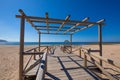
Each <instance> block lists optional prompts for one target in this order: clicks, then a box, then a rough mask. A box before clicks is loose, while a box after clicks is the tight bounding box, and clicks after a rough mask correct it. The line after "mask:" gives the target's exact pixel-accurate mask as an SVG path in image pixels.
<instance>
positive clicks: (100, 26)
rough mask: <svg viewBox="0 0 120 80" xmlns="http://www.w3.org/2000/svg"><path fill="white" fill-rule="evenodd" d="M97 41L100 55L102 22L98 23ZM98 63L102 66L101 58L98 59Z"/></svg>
mask: <svg viewBox="0 0 120 80" xmlns="http://www.w3.org/2000/svg"><path fill="white" fill-rule="evenodd" d="M98 41H99V49H100V56H102V24H99V25H98ZM100 65H101V66H102V60H100Z"/></svg>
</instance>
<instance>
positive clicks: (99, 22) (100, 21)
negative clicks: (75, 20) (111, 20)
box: [72, 19, 105, 33]
mask: <svg viewBox="0 0 120 80" xmlns="http://www.w3.org/2000/svg"><path fill="white" fill-rule="evenodd" d="M104 21H105V19H101V20H99V21H97V22H96V23H98V24H102V23H103V22H104ZM94 25H95V24H89V25H88V26H85V27H83V28H81V29H77V30H75V32H78V31H80V30H84V29H87V28H90V27H91V26H94ZM72 33H74V32H72Z"/></svg>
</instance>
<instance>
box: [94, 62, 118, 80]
mask: <svg viewBox="0 0 120 80" xmlns="http://www.w3.org/2000/svg"><path fill="white" fill-rule="evenodd" d="M94 63H95V65H96V66H97V67H98V68H99V69H100V70H101V71H102V72H103V73H104V74H105V75H106V76H107V77H108V78H109V79H110V80H117V79H115V78H114V77H113V76H112V75H111V74H110V73H108V72H107V71H105V69H104V68H103V67H102V66H101V65H100V64H99V63H97V62H96V61H94Z"/></svg>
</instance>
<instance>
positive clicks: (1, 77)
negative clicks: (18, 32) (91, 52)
mask: <svg viewBox="0 0 120 80" xmlns="http://www.w3.org/2000/svg"><path fill="white" fill-rule="evenodd" d="M32 47H34V46H26V47H25V49H28V48H32ZM83 47H86V48H91V49H98V45H86V46H83ZM76 54H78V52H76ZM96 54H97V53H96ZM103 57H105V58H109V59H112V60H114V61H115V62H118V64H120V62H119V61H120V44H112V45H103ZM104 66H105V67H106V66H107V64H105V65H104ZM18 68H19V46H10V45H9V46H7V45H0V80H18V73H19V72H18ZM117 71H120V70H118V69H117Z"/></svg>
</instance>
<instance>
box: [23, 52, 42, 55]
mask: <svg viewBox="0 0 120 80" xmlns="http://www.w3.org/2000/svg"><path fill="white" fill-rule="evenodd" d="M23 53H24V54H23V55H41V54H43V53H44V52H23Z"/></svg>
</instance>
